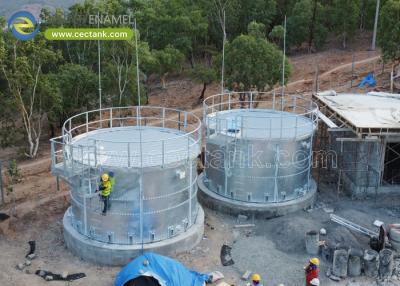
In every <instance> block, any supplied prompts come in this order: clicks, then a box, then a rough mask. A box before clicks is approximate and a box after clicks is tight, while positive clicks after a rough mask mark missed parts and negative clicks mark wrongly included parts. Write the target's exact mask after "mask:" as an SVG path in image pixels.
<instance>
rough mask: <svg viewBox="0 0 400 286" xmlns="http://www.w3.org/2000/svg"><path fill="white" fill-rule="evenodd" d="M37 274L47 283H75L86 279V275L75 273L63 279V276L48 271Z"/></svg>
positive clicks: (38, 271)
mask: <svg viewBox="0 0 400 286" xmlns="http://www.w3.org/2000/svg"><path fill="white" fill-rule="evenodd" d="M35 274H36V275H38V276H40V277H42V278H43V279H44V280H46V281H53V280H56V281H74V280H78V279H81V278H84V277H86V274H85V273H75V274H68V275H67V276H66V277H65V278H63V275H60V274H55V273H52V272H50V271H46V270H37V271H36V272H35Z"/></svg>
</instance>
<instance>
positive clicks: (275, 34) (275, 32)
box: [268, 25, 285, 46]
mask: <svg viewBox="0 0 400 286" xmlns="http://www.w3.org/2000/svg"><path fill="white" fill-rule="evenodd" d="M284 35H285V28H284V27H283V26H282V25H276V26H274V27H273V28H272V30H271V32H270V33H269V35H268V37H269V39H270V40H271V41H273V42H274V43H275V44H277V45H279V46H281V43H282V42H283V37H284Z"/></svg>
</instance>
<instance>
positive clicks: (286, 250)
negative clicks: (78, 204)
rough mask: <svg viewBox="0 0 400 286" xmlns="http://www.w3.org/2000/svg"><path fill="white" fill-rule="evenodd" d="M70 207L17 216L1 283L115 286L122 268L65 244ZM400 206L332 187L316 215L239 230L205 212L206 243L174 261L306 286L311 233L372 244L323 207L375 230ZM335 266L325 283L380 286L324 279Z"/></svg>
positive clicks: (1, 243)
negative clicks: (227, 252)
mask: <svg viewBox="0 0 400 286" xmlns="http://www.w3.org/2000/svg"><path fill="white" fill-rule="evenodd" d="M68 205H69V202H68V200H65V199H60V198H57V199H54V200H52V201H49V202H47V203H45V204H43V205H41V206H40V207H37V208H36V209H35V210H34V211H32V212H30V213H29V214H26V215H25V216H23V217H22V218H19V219H13V222H12V230H13V233H11V235H9V236H7V237H4V236H2V237H1V238H0V253H1V259H0V267H1V269H2V271H1V272H0V285H12V286H25V285H31V286H39V285H47V284H48V283H51V284H52V285H53V284H54V285H96V286H110V285H113V280H114V278H115V276H116V274H117V273H118V271H119V270H120V268H119V267H98V266H96V265H93V264H90V263H86V262H84V261H82V260H81V259H79V258H77V257H75V256H73V255H72V254H70V253H69V252H68V250H67V249H66V248H65V247H64V244H63V236H62V224H61V219H62V216H63V213H64V212H65V210H66V208H67V207H68ZM399 205H400V197H399V196H393V195H387V196H380V197H379V199H375V198H370V199H368V200H362V201H361V200H360V201H354V200H351V199H350V198H348V197H337V196H336V195H335V194H334V190H332V189H329V188H326V189H323V190H321V192H320V193H319V194H318V201H317V203H316V205H315V208H313V209H312V210H309V211H304V210H301V211H298V212H296V213H293V214H290V215H287V216H284V217H279V218H275V219H270V220H253V219H251V218H250V219H249V220H248V221H247V222H245V223H254V224H255V227H249V228H239V229H238V228H235V225H236V224H238V221H237V219H236V218H234V217H230V216H226V215H222V214H217V213H215V212H214V211H211V210H208V209H206V224H205V235H204V238H203V240H202V242H201V243H200V244H199V245H198V246H197V247H195V248H194V249H193V250H192V251H190V252H187V253H183V254H179V255H177V256H176V258H177V259H178V260H179V261H181V262H182V263H184V264H185V265H187V266H188V267H190V268H192V269H195V270H197V271H200V272H206V273H207V272H210V271H213V270H219V271H221V272H222V273H223V274H224V275H225V281H226V282H227V283H229V284H231V285H245V281H242V280H240V277H241V276H242V275H243V273H244V272H245V270H251V271H255V272H259V273H260V274H261V276H262V277H263V278H264V279H265V281H264V283H265V285H278V283H284V284H285V285H286V286H303V275H304V274H303V267H304V266H305V265H306V263H307V260H308V259H309V256H308V255H307V254H306V251H305V241H304V236H305V233H306V232H307V231H310V230H319V229H320V228H321V227H324V228H325V229H326V230H327V236H326V237H325V239H327V240H330V241H335V242H336V243H339V242H340V243H343V244H345V245H348V246H353V247H359V248H361V249H366V248H368V241H369V240H368V239H367V238H366V237H364V236H363V235H359V234H357V233H354V232H350V231H348V230H347V229H343V227H341V226H339V225H337V224H335V223H333V222H331V221H330V219H329V214H328V213H326V212H325V211H324V209H323V207H328V208H333V209H334V212H335V214H337V215H339V216H342V217H345V218H347V219H349V220H351V221H354V222H355V223H359V224H361V225H363V226H365V227H368V228H370V229H372V230H374V226H373V225H372V223H373V221H374V220H375V219H379V220H381V221H384V222H386V223H395V222H398V220H399V216H400V207H399ZM29 240H35V241H36V243H37V254H38V258H36V259H35V260H33V263H32V265H31V266H30V267H27V269H28V271H29V273H24V272H22V271H20V270H17V269H16V265H17V264H18V263H23V262H24V261H25V258H24V257H25V254H26V253H27V251H28V244H27V241H29ZM223 244H226V245H229V246H231V247H232V251H231V256H232V259H233V261H234V264H233V265H232V266H226V267H224V266H222V264H221V261H220V250H221V247H222V245H223ZM329 267H330V265H329V264H328V263H326V262H324V261H322V263H321V270H320V273H321V274H320V276H321V278H322V282H323V284H322V285H348V283H349V282H357V283H359V284H353V285H365V286H367V285H375V281H373V280H368V279H366V278H365V277H362V278H359V279H346V280H344V281H342V282H340V283H336V282H332V281H330V280H329V279H328V278H327V277H326V275H325V273H326V271H327V269H328V268H329ZM39 269H41V270H48V271H52V272H55V273H62V272H64V271H68V272H69V273H75V272H84V273H86V275H87V277H86V278H83V279H81V280H77V281H74V282H69V283H68V282H46V281H44V280H43V279H42V278H40V277H38V276H36V275H34V274H33V273H34V272H35V271H36V270H39ZM387 285H400V283H397V284H387Z"/></svg>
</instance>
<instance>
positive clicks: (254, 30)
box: [247, 21, 265, 38]
mask: <svg viewBox="0 0 400 286" xmlns="http://www.w3.org/2000/svg"><path fill="white" fill-rule="evenodd" d="M247 34H248V35H250V36H254V37H256V38H265V25H264V24H263V23H257V22H256V21H252V22H250V23H249V25H247Z"/></svg>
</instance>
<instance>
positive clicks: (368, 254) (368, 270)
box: [364, 249, 379, 278]
mask: <svg viewBox="0 0 400 286" xmlns="http://www.w3.org/2000/svg"><path fill="white" fill-rule="evenodd" d="M378 267H379V254H378V252H376V251H375V250H372V249H367V250H365V252H364V273H365V275H366V276H367V277H370V278H376V277H378V269H379V268H378Z"/></svg>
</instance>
